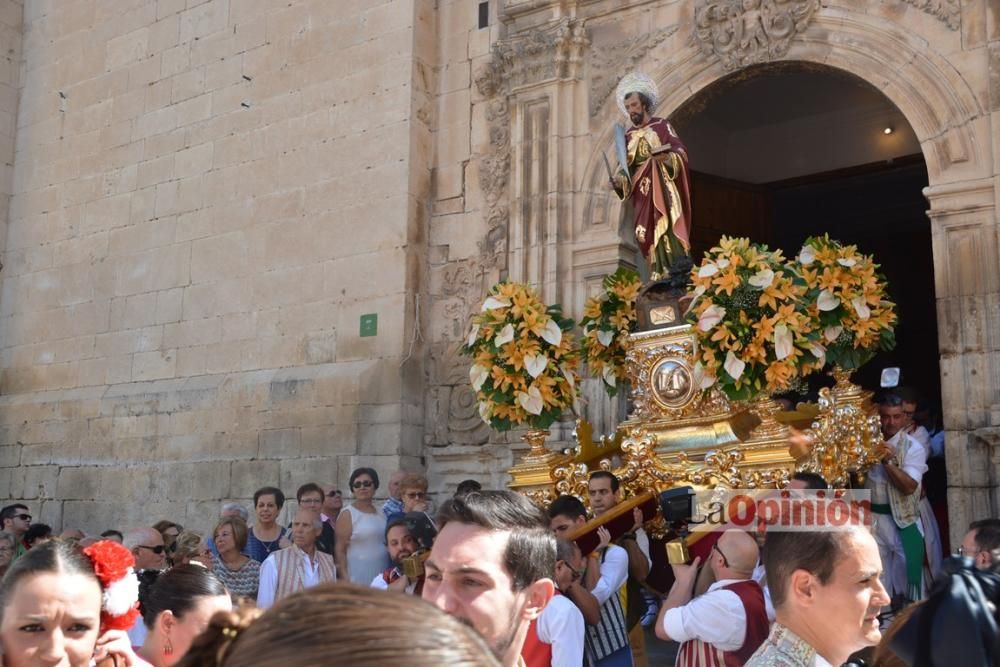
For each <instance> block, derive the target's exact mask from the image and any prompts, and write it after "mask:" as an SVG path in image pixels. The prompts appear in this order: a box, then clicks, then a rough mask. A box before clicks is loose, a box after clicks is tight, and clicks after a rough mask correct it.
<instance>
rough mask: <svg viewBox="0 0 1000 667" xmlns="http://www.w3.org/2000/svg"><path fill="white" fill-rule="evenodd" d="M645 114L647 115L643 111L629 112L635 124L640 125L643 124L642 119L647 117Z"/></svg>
mask: <svg viewBox="0 0 1000 667" xmlns="http://www.w3.org/2000/svg"><path fill="white" fill-rule="evenodd" d="M645 116H646V115H645V114H641V113H631V114H629V116H628V117H629V118H631V119H632V124H633V125H635V126H636V127H639V126H640V125H642V119H643V118H645Z"/></svg>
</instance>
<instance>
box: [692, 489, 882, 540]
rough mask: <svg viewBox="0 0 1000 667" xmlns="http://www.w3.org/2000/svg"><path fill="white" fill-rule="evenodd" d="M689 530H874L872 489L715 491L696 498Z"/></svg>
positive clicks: (698, 493) (697, 495) (697, 494)
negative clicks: (847, 528) (872, 528)
mask: <svg viewBox="0 0 1000 667" xmlns="http://www.w3.org/2000/svg"><path fill="white" fill-rule="evenodd" d="M693 500H694V502H693V503H692V516H691V521H690V524H689V527H688V528H689V530H691V531H692V532H698V531H715V530H724V529H728V528H739V529H743V530H751V531H756V532H766V531H769V530H781V531H810V532H811V531H830V530H839V529H843V528H846V527H849V526H867V527H869V528H870V527H871V525H872V503H871V492H870V491H868V490H867V489H830V490H811V489H795V490H791V489H784V490H777V489H718V488H717V489H712V490H706V491H698V492H697V493H695V495H694V498H693Z"/></svg>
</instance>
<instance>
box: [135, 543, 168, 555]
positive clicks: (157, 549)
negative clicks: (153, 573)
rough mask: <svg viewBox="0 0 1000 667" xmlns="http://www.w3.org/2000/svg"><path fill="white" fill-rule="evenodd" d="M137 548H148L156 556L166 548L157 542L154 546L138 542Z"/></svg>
mask: <svg viewBox="0 0 1000 667" xmlns="http://www.w3.org/2000/svg"><path fill="white" fill-rule="evenodd" d="M139 548H140V549H149V550H150V551H152V552H153V553H154V554H156V555H157V556H159V555H160V554H162V553H163V552H164V551H166V549H167V548H166V547H165V546H163V545H162V544H157V545H156V546H155V547H147V546H146V545H145V544H140V545H139Z"/></svg>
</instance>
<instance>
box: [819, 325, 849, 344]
mask: <svg viewBox="0 0 1000 667" xmlns="http://www.w3.org/2000/svg"><path fill="white" fill-rule="evenodd" d="M843 330H844V327H842V326H840V325H839V324H838V325H837V326H833V327H827V328H825V329H823V338H825V339H826V342H828V343H832V342H833V341H835V340H837V336H839V335H840V332H841V331H843Z"/></svg>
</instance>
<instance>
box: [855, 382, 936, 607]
mask: <svg viewBox="0 0 1000 667" xmlns="http://www.w3.org/2000/svg"><path fill="white" fill-rule="evenodd" d="M879 415H880V417H881V419H882V435H883V437H884V438H885V439H886V441H885V442H884V443H882V444H881V445H880V447H879V449H878V456H879V459H880V460H881V463H879V464H876V465H874V466H872V468H871V469H870V470H869V471H868V477H867V479H866V480H865V488H866V489H868V490H870V491H871V494H872V497H871V502H872V505H871V507H872V513H873V521H874V523H875V530H874V533H875V542H876V543H877V544H878V548H879V553H880V554H881V556H882V567H883V568H884V571H883V573H882V584H883V586H884V587H885V589H886V590H887V591H888V592H889V595H890V596H897V595H898V596H902V597H904V598H906V599H909V600H919V599H920V598H922V597H923V594H924V590H925V584H926V582H925V581H923V562H924V553H925V548H924V538H923V532H924V531H923V526H922V523H921V521H920V510H919V508H920V482H921V480H922V479H923V476H924V473H925V472H927V451H926V450H925V449H924V447H923V445H921V444H920V443H919V442H917V441H916V440H914V439H913V438H912V437H910V436H909V435H907V434H906V432H905V428H904V427H905V426H906V423H907V420H906V415H905V413H904V412H903V401H902V399H901V398H900V397H899V396H897V395H895V394H888V395H886V396H885V397H884V398H883V400H882V403H881V404H880V405H879Z"/></svg>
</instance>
